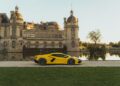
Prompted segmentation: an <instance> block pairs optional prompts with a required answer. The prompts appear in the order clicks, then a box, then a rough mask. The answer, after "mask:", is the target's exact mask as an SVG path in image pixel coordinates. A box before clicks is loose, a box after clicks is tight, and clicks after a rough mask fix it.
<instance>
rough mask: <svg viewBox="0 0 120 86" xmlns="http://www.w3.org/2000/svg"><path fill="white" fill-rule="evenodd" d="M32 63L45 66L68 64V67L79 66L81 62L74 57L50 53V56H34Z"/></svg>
mask: <svg viewBox="0 0 120 86" xmlns="http://www.w3.org/2000/svg"><path fill="white" fill-rule="evenodd" d="M34 62H35V63H38V64H40V65H46V64H68V65H74V64H79V63H81V62H82V61H81V60H80V59H79V58H77V57H74V56H70V55H67V54H63V53H50V54H44V55H36V56H35V57H34Z"/></svg>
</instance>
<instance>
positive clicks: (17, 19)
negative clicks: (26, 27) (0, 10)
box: [10, 6, 24, 24]
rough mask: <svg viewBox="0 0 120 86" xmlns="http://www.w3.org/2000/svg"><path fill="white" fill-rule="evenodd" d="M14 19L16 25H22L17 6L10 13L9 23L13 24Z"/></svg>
mask: <svg viewBox="0 0 120 86" xmlns="http://www.w3.org/2000/svg"><path fill="white" fill-rule="evenodd" d="M14 19H15V20H16V22H17V23H20V24H23V22H24V20H23V17H22V15H21V13H19V8H18V7H17V6H16V7H15V11H11V18H10V22H13V21H14Z"/></svg>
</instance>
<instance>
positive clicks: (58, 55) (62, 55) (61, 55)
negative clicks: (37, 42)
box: [52, 54, 66, 58]
mask: <svg viewBox="0 0 120 86" xmlns="http://www.w3.org/2000/svg"><path fill="white" fill-rule="evenodd" d="M52 56H56V57H62V58H65V57H66V55H64V54H52Z"/></svg>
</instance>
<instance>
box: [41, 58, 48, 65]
mask: <svg viewBox="0 0 120 86" xmlns="http://www.w3.org/2000/svg"><path fill="white" fill-rule="evenodd" d="M46 62H47V61H46V60H45V59H39V64H40V65H46Z"/></svg>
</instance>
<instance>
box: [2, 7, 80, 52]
mask: <svg viewBox="0 0 120 86" xmlns="http://www.w3.org/2000/svg"><path fill="white" fill-rule="evenodd" d="M78 32H79V26H78V19H77V18H76V17H75V16H74V15H73V11H72V10H71V12H70V16H69V17H68V18H64V28H63V29H61V28H60V27H59V25H58V24H57V23H56V22H46V23H44V22H40V24H35V23H33V22H26V21H24V19H23V17H22V15H21V13H20V12H19V8H18V7H17V6H16V7H15V10H14V11H11V13H10V18H9V17H8V16H7V15H6V13H0V50H4V49H5V50H6V51H7V52H23V49H24V48H38V49H44V48H50V49H53V48H54V49H58V48H66V49H67V51H79V37H78Z"/></svg>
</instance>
